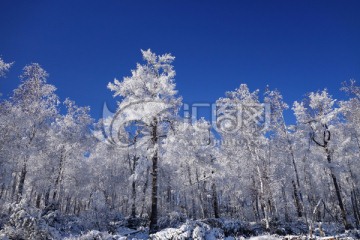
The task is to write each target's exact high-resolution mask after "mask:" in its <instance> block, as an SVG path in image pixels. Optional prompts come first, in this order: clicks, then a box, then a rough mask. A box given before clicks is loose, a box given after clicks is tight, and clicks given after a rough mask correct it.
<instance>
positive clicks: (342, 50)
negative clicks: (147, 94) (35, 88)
mask: <svg viewBox="0 0 360 240" xmlns="http://www.w3.org/2000/svg"><path fill="white" fill-rule="evenodd" d="M148 48H151V49H152V50H153V51H154V52H156V53H158V54H162V53H167V52H170V53H172V54H173V55H175V56H176V61H175V62H174V65H175V69H176V71H177V76H176V83H177V88H178V90H179V94H180V95H182V96H183V98H184V102H186V103H194V102H209V103H211V102H214V101H215V100H216V99H217V98H219V97H221V96H224V93H225V92H226V91H229V90H234V89H235V88H237V87H238V86H239V85H240V84H241V83H247V84H248V85H249V86H250V88H251V89H252V90H255V89H257V88H259V89H260V90H263V89H264V88H265V86H266V85H267V84H269V85H270V87H271V88H277V89H279V90H280V91H281V92H282V93H283V95H284V98H285V100H286V101H287V103H288V104H290V105H291V104H292V102H293V101H294V100H301V99H302V98H303V96H304V94H305V93H306V92H309V91H316V90H320V89H323V88H324V87H327V88H328V89H329V91H330V93H331V94H333V95H334V96H335V97H337V98H340V97H343V96H342V95H341V93H339V91H338V89H339V88H340V86H341V82H342V81H345V80H349V79H350V78H354V79H358V80H359V81H360V1H355V0H354V1H348V0H344V1H331V0H326V1H319V0H312V1H305V0H292V1H288V0H287V1H278V0H274V1H256V0H249V1H240V0H239V1H230V0H223V1H220V0H218V1H204V0H198V1H195V0H192V1H188V0H166V1H157V0H151V1H145V0H144V1H137V0H135V1H134V0H131V1H130V0H124V1H121V0H117V1H90V0H87V1H45V0H44V1H37V0H34V1H25V0H24V1H17V0H1V1H0V55H1V56H2V58H3V59H4V60H5V61H15V65H14V67H13V68H12V70H11V72H10V73H9V74H8V76H7V78H6V79H2V80H1V82H0V92H2V93H3V94H4V96H9V94H10V93H11V91H12V90H13V89H14V88H15V87H16V86H17V85H18V84H19V82H20V80H19V79H18V77H17V76H18V75H19V74H20V72H21V69H22V68H23V67H24V65H25V64H28V63H31V62H38V63H40V64H41V65H42V66H43V67H44V68H45V69H46V70H47V71H48V72H49V73H50V78H49V80H48V81H49V83H51V84H54V85H55V86H56V87H57V88H58V91H57V93H58V95H59V96H60V98H61V99H65V97H69V98H71V99H73V100H75V101H76V102H77V103H78V105H81V106H84V105H89V106H90V107H91V114H92V116H93V117H94V118H96V119H98V118H100V117H101V115H102V106H103V103H104V101H106V102H107V103H108V104H109V105H110V107H111V108H112V109H113V110H114V109H115V100H114V99H113V98H112V93H111V92H110V91H109V90H108V89H107V88H106V85H107V83H108V82H110V81H113V79H114V78H115V77H116V78H118V79H122V77H124V76H128V75H130V70H131V69H133V68H135V64H136V62H139V61H141V53H140V49H148ZM287 119H288V121H290V122H291V121H293V118H292V117H291V116H290V114H289V113H287Z"/></svg>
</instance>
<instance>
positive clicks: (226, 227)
mask: <svg viewBox="0 0 360 240" xmlns="http://www.w3.org/2000/svg"><path fill="white" fill-rule="evenodd" d="M142 56H143V60H144V61H143V62H141V63H138V64H137V65H136V67H135V69H134V70H132V71H131V75H130V76H128V77H124V78H123V79H122V80H117V79H115V80H114V82H112V83H109V84H108V88H109V89H110V90H111V91H112V92H113V94H114V97H116V98H117V99H118V108H117V111H116V113H114V114H104V118H103V119H99V120H98V121H95V120H93V119H92V118H91V117H90V114H89V112H90V109H89V108H88V107H83V106H78V105H77V104H76V103H75V102H74V101H72V100H70V99H65V100H64V99H59V97H58V96H57V94H56V87H55V86H53V85H52V84H51V83H49V81H48V74H47V72H46V71H45V70H44V69H43V68H42V67H41V66H40V65H39V64H37V63H33V64H30V65H27V66H26V67H25V68H24V70H23V73H22V74H21V77H20V79H21V83H20V85H19V86H18V87H17V88H16V89H15V90H14V92H13V95H12V96H11V97H10V98H8V99H1V102H0V236H1V238H2V239H64V238H67V239H94V238H96V239H126V238H135V239H136V238H139V239H148V238H153V239H233V238H238V239H239V238H240V239H241V238H242V237H243V238H250V237H255V236H257V235H259V238H258V239H261V238H267V239H270V236H271V237H273V238H281V237H279V236H283V235H301V237H300V238H301V239H302V238H306V236H308V237H309V236H313V237H316V238H319V239H320V237H323V236H338V237H343V238H344V239H346V238H345V237H348V239H351V238H353V239H356V238H359V232H358V230H356V229H357V228H359V227H360V207H359V206H360V190H359V187H358V186H359V184H360V178H359V174H360V164H359V161H358V160H359V157H360V154H359V153H360V141H359V137H360V135H359V134H360V131H359V128H360V90H359V89H360V87H359V86H357V84H356V82H355V80H350V82H348V83H344V84H343V87H342V89H341V90H343V91H345V92H346V93H348V94H349V97H348V98H344V99H341V100H336V99H334V98H333V97H332V96H331V94H330V93H329V92H328V90H326V89H325V90H322V91H314V92H310V93H308V94H307V95H306V97H305V98H304V99H302V100H298V101H295V102H294V103H293V104H292V110H293V112H294V116H295V118H296V123H295V124H294V125H290V126H289V125H287V123H286V118H285V117H284V111H285V110H287V109H288V106H289V105H288V104H287V103H285V102H284V99H283V96H282V94H281V93H280V92H279V91H278V90H276V89H275V90H273V89H270V88H269V87H266V89H265V91H264V92H262V91H260V90H258V89H255V90H252V89H250V88H249V86H248V85H246V84H240V85H239V88H237V89H235V90H234V91H228V92H226V93H225V95H224V96H223V97H221V96H219V99H218V100H217V101H216V104H215V105H214V109H213V111H215V112H216V113H217V114H218V115H217V117H218V119H216V121H213V122H210V121H208V120H207V119H204V118H198V119H196V118H195V117H194V116H184V117H183V116H182V114H181V111H180V108H181V101H182V99H181V97H180V96H179V95H178V93H177V90H176V85H175V76H176V74H175V70H174V66H173V63H174V60H175V58H174V57H173V56H172V55H171V54H164V55H156V54H155V53H153V52H151V51H150V50H146V51H142ZM10 67H11V64H7V63H4V62H3V60H1V59H0V75H1V76H3V75H4V73H6V71H7V70H8V69H9V68H10ZM104 112H106V111H105V110H104ZM229 113H232V114H234V115H233V116H231V117H229ZM189 114H190V113H189ZM212 120H214V119H212ZM341 234H343V235H341ZM260 235H263V236H262V237H260Z"/></svg>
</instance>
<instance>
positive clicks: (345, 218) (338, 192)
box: [325, 147, 351, 230]
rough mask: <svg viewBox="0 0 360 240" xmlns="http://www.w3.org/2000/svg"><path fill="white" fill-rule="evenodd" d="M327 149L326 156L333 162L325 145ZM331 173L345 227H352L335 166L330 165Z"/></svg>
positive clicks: (329, 161)
mask: <svg viewBox="0 0 360 240" xmlns="http://www.w3.org/2000/svg"><path fill="white" fill-rule="evenodd" d="M325 151H326V155H327V156H326V158H327V161H328V163H329V164H331V156H330V151H329V149H328V148H327V147H325ZM330 175H331V178H332V180H333V184H334V187H335V192H336V197H337V199H338V202H339V207H340V211H341V217H342V220H343V224H344V226H345V229H346V230H347V229H351V225H350V224H349V223H348V221H347V216H346V211H345V207H344V204H343V201H342V198H341V193H340V187H339V184H338V182H337V179H336V176H335V174H334V172H333V168H332V167H331V166H330Z"/></svg>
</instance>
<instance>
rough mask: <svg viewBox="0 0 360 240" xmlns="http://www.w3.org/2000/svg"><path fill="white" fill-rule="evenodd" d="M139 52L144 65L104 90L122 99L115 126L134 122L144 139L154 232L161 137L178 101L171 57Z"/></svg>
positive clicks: (176, 109)
mask: <svg viewBox="0 0 360 240" xmlns="http://www.w3.org/2000/svg"><path fill="white" fill-rule="evenodd" d="M141 52H142V55H143V58H144V60H145V64H137V67H136V69H135V70H133V71H132V76H131V77H125V78H124V79H123V81H121V82H120V81H118V80H117V79H115V81H114V83H109V85H108V88H109V89H110V90H112V91H114V92H115V94H114V96H120V97H122V98H123V99H122V101H121V102H120V103H119V104H118V111H117V114H118V115H117V116H118V117H119V120H120V123H119V124H120V125H121V124H126V123H129V122H132V123H134V125H135V126H136V127H138V131H140V132H141V133H142V135H143V137H144V138H146V139H147V140H148V141H147V145H148V155H149V156H148V158H149V159H151V162H152V173H151V176H152V192H151V214H150V231H151V232H154V231H156V230H157V219H158V201H157V199H158V160H159V157H160V145H161V138H163V137H164V136H166V133H167V131H169V128H170V127H171V124H172V122H173V120H174V119H175V118H176V115H177V111H178V107H179V105H180V101H181V99H180V98H177V97H176V94H177V91H176V90H175V83H174V77H175V71H174V69H173V66H172V62H173V61H174V59H175V58H174V57H173V56H171V55H170V54H164V55H159V56H158V55H156V54H154V53H152V52H151V50H150V49H149V50H146V51H143V50H142V51H141ZM114 126H116V125H114ZM117 126H119V125H117ZM114 130H115V131H116V129H113V131H114Z"/></svg>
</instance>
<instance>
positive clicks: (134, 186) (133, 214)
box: [131, 179, 136, 218]
mask: <svg viewBox="0 0 360 240" xmlns="http://www.w3.org/2000/svg"><path fill="white" fill-rule="evenodd" d="M131 187H132V191H131V195H132V196H131V197H132V205H131V217H132V218H135V217H136V183H135V179H133V180H132V183H131Z"/></svg>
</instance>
